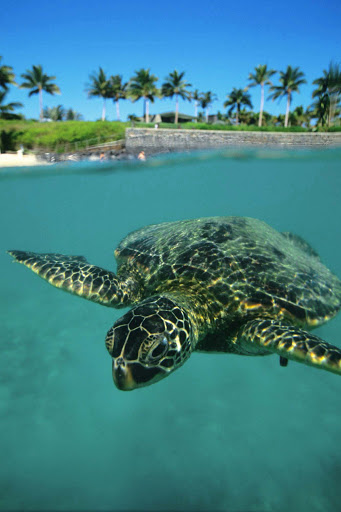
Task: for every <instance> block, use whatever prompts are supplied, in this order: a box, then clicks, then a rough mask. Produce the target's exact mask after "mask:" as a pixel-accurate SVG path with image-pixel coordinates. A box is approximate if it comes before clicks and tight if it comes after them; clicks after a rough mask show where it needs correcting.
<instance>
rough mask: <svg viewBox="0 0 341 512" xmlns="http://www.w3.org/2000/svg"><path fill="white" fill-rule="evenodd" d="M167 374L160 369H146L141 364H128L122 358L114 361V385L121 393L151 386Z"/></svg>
mask: <svg viewBox="0 0 341 512" xmlns="http://www.w3.org/2000/svg"><path fill="white" fill-rule="evenodd" d="M166 375H167V373H166V372H164V371H161V370H160V369H159V368H146V367H145V366H142V365H141V364H140V363H138V362H136V361H134V362H127V361H126V360H125V359H124V358H123V357H122V356H120V357H118V358H117V359H115V358H113V361H112V376H113V379H114V383H115V385H116V387H117V388H118V389H120V390H121V391H131V390H132V389H136V388H142V387H145V386H149V385H150V384H153V383H154V382H157V381H159V380H160V379H162V378H163V377H166Z"/></svg>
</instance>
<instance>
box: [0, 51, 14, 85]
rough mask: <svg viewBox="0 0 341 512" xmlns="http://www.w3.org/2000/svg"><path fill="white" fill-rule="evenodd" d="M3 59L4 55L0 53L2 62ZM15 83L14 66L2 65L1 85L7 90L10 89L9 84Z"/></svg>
mask: <svg viewBox="0 0 341 512" xmlns="http://www.w3.org/2000/svg"><path fill="white" fill-rule="evenodd" d="M1 61H2V57H1V55H0V62H1ZM9 84H13V85H17V84H16V83H15V75H14V73H13V68H12V66H4V65H2V66H0V87H2V88H3V89H4V90H5V91H8V85H9Z"/></svg>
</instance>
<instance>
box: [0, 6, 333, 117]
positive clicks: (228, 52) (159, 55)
mask: <svg viewBox="0 0 341 512" xmlns="http://www.w3.org/2000/svg"><path fill="white" fill-rule="evenodd" d="M340 25H341V2H340V1H339V0H337V1H336V0H330V1H328V0H309V1H307V0H297V1H295V2H293V1H289V2H285V3H283V2H281V3H279V2H274V1H273V0H271V1H268V0H260V1H258V2H256V1H254V0H253V1H250V0H244V1H239V2H235V1H234V2H229V1H226V0H225V1H217V0H210V1H207V0H206V1H205V2H203V1H200V0H198V1H192V0H188V1H186V0H185V1H183V2H182V3H180V4H177V3H163V2H155V1H150V0H146V1H144V2H141V1H136V0H130V1H129V2H128V1H127V2H117V1H103V0H98V1H97V2H93V1H91V2H90V1H89V0H83V1H82V2H80V1H79V0H74V1H65V0H59V1H58V2H43V1H41V0H36V1H35V2H27V0H25V1H22V0H20V1H14V2H8V3H7V5H6V9H3V10H2V13H1V33H0V55H2V56H3V64H8V65H11V66H13V68H14V71H15V73H16V75H17V80H18V81H19V82H20V81H21V79H20V74H21V73H23V72H25V70H26V69H28V68H31V67H32V65H33V64H41V65H42V66H43V68H44V71H45V72H46V73H47V74H48V75H55V76H56V83H57V84H58V85H59V87H60V88H61V91H62V94H61V96H50V95H46V94H45V96H44V105H47V106H54V105H57V104H62V105H63V106H64V107H67V108H69V107H72V108H73V109H75V110H77V111H78V112H80V113H81V114H83V116H84V118H85V119H87V120H95V119H98V118H99V117H100V115H101V107H102V102H101V100H100V99H88V98H87V94H86V92H85V87H86V83H87V82H88V77H89V74H90V73H91V72H93V71H95V70H98V67H99V66H101V67H103V69H104V70H105V72H106V73H108V74H109V75H110V74H121V75H123V78H124V80H126V81H127V80H128V79H129V78H130V77H131V76H132V75H133V74H134V71H135V70H137V69H140V68H142V67H143V68H150V70H151V72H152V73H153V74H155V75H156V76H157V77H158V78H159V83H158V85H161V83H162V81H163V80H164V78H165V77H166V75H167V74H168V73H169V72H171V71H173V70H174V69H177V70H178V71H186V75H185V78H186V79H187V80H188V81H189V82H190V83H191V84H192V85H193V88H194V89H199V91H208V90H211V91H212V92H214V93H215V94H216V95H217V96H218V100H217V101H216V102H214V104H213V106H212V112H215V111H217V110H221V111H224V109H223V106H222V105H223V103H224V101H225V99H226V95H227V94H228V93H229V92H230V91H231V90H232V88H233V87H238V88H239V87H245V86H246V85H247V83H248V74H249V73H250V72H251V71H253V69H254V67H255V66H257V65H258V64H268V66H269V67H271V68H273V69H276V70H285V69H286V67H287V65H288V64H290V65H292V66H299V67H300V69H301V70H302V71H303V72H304V73H305V74H306V80H307V82H308V84H307V85H304V86H302V87H301V93H300V94H296V95H294V100H293V108H294V107H295V106H297V105H300V104H303V105H304V106H305V107H306V106H308V105H309V104H310V103H311V93H312V90H313V88H314V86H312V84H311V82H312V81H313V80H314V79H315V78H317V77H319V76H321V75H322V70H323V69H325V68H327V67H328V64H329V62H330V60H334V61H337V62H340V61H341V38H340ZM277 77H278V75H275V77H274V82H275V83H276V82H277ZM250 92H251V97H252V101H253V104H254V108H255V109H256V110H258V108H259V101H260V91H259V89H258V88H253V89H251V90H250ZM8 100H9V101H21V102H22V103H23V104H24V109H22V112H23V113H24V114H25V115H26V117H38V98H37V96H33V97H32V98H28V95H27V91H26V90H19V89H16V88H12V89H11V93H10V95H9V97H8ZM120 108H121V116H122V118H123V119H125V118H126V116H127V115H128V114H132V113H134V114H136V115H142V108H143V105H142V101H141V100H140V101H138V102H136V103H134V104H133V103H131V102H130V101H121V102H120ZM265 109H266V110H267V111H269V112H271V113H273V114H277V113H281V112H283V113H284V110H285V101H284V100H282V101H281V102H280V103H278V102H277V101H276V102H272V101H268V102H266V103H265ZM150 110H151V113H157V112H165V111H169V110H174V102H173V101H171V100H156V102H155V103H154V104H153V105H151V109H150ZM180 111H181V112H183V113H188V114H191V113H193V111H194V106H193V103H188V102H182V101H181V102H180ZM115 116H116V114H115V109H114V105H113V103H112V102H111V101H110V102H108V109H107V118H108V119H109V120H112V119H115Z"/></svg>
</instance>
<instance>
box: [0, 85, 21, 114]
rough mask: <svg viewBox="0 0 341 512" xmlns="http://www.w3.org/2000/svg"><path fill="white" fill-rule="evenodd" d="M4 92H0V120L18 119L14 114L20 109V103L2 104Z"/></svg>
mask: <svg viewBox="0 0 341 512" xmlns="http://www.w3.org/2000/svg"><path fill="white" fill-rule="evenodd" d="M6 94H7V92H6V91H0V119H18V118H19V117H20V116H19V115H18V114H15V113H14V110H15V109H16V108H20V107H22V106H23V105H22V103H19V102H12V103H7V105H5V104H4V100H5V97H6Z"/></svg>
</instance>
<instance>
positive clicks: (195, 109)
mask: <svg viewBox="0 0 341 512" xmlns="http://www.w3.org/2000/svg"><path fill="white" fill-rule="evenodd" d="M194 116H195V122H196V123H197V122H198V102H197V101H195V102H194Z"/></svg>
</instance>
